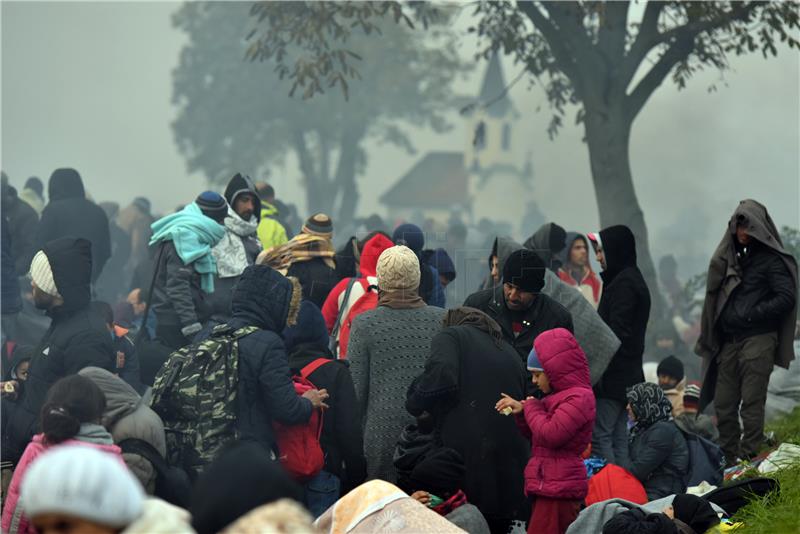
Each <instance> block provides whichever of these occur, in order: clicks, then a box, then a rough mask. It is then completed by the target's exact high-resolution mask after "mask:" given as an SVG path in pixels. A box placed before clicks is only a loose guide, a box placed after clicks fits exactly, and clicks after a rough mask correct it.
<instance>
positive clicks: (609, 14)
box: [597, 0, 630, 62]
mask: <svg viewBox="0 0 800 534" xmlns="http://www.w3.org/2000/svg"><path fill="white" fill-rule="evenodd" d="M629 7H630V2H629V1H627V0H626V1H624V2H607V3H605V4H603V8H604V10H605V11H604V14H603V20H602V21H601V23H600V28H599V30H598V36H597V43H598V46H599V48H600V50H601V51H602V53H603V54H605V56H606V57H607V59H608V60H610V61H614V62H616V61H618V60H619V58H620V57H622V56H623V55H624V53H625V36H626V35H627V33H628V8H629Z"/></svg>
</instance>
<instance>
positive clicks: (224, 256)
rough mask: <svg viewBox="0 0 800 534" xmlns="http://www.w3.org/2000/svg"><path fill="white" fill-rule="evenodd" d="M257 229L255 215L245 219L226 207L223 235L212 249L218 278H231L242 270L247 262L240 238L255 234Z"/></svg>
mask: <svg viewBox="0 0 800 534" xmlns="http://www.w3.org/2000/svg"><path fill="white" fill-rule="evenodd" d="M257 230H258V219H257V218H256V216H255V215H253V216H252V217H250V220H249V221H245V220H244V219H242V218H241V217H239V215H238V214H237V213H236V212H235V211H233V210H232V209H231V208H228V216H227V217H225V236H224V237H223V238H222V240H220V242H219V243H217V245H216V246H215V247H214V249H213V250H212V253H213V254H214V259H215V260H216V262H217V274H218V275H219V277H220V278H233V277H235V276H239V275H241V274H242V273H243V272H244V270H245V269H246V268H247V266H248V265H249V262H248V259H247V251H246V250H245V248H244V242H243V241H242V240H243V239H244V238H247V237H250V236H252V235H255V233H256V231H257Z"/></svg>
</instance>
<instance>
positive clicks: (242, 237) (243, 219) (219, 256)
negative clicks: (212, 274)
mask: <svg viewBox="0 0 800 534" xmlns="http://www.w3.org/2000/svg"><path fill="white" fill-rule="evenodd" d="M225 200H226V201H227V202H228V216H227V217H225V221H224V222H223V226H225V237H223V238H222V240H221V241H220V242H219V243H217V245H216V246H215V247H214V248H213V249H212V254H213V255H214V259H215V260H216V262H217V277H216V280H215V282H214V293H213V295H212V296H211V298H210V304H211V308H212V318H213V319H214V320H215V321H217V322H225V321H226V320H227V319H228V317H230V314H231V311H230V308H231V294H232V292H233V286H235V285H236V282H237V281H238V280H239V277H240V276H241V274H242V273H243V272H244V270H245V268H247V266H248V265H253V263H255V261H256V257H257V256H258V254H259V252H261V242H260V241H259V240H258V236H257V235H256V232H257V230H258V224H259V218H260V213H261V212H260V209H259V207H260V205H261V201H260V199H259V198H258V193H257V192H256V187H255V184H253V181H252V180H251V179H250V177H249V176H245V175H242V174H240V173H236V175H234V177H233V178H231V180H230V182H228V186H227V187H226V188H225Z"/></svg>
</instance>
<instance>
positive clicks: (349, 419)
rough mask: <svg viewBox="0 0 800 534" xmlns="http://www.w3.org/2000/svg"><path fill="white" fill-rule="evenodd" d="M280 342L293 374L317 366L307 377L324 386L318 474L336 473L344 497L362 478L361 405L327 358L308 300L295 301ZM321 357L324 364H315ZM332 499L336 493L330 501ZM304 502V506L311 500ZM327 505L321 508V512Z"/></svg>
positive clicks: (342, 367) (342, 368)
mask: <svg viewBox="0 0 800 534" xmlns="http://www.w3.org/2000/svg"><path fill="white" fill-rule="evenodd" d="M283 340H284V343H285V344H286V350H287V352H288V353H289V367H290V368H291V369H292V372H293V373H294V374H296V375H300V374H301V372H302V370H303V369H304V368H306V366H308V365H312V364H313V365H314V366H316V365H319V367H316V370H313V371H310V372H309V374H308V376H307V378H308V380H309V381H310V382H311V383H312V384H314V385H315V386H316V387H317V388H321V389H325V390H326V391H327V392H328V393H329V394H330V398H329V399H328V401H327V404H328V405H329V408H328V409H327V410H325V417H324V421H323V423H324V424H323V425H322V436H321V437H320V440H319V442H320V445H321V446H322V452H323V453H325V468H324V470H323V471H324V473H323V474H322V476H323V478H330V477H331V476H332V477H336V478H337V479H338V480H339V481H340V484H341V486H340V487H341V492H340V494H341V495H344V494H345V493H347V492H348V491H350V490H351V489H353V488H355V487H356V486H359V485H361V484H362V483H363V482H364V481H365V480H366V478H367V460H366V459H365V458H364V439H363V437H362V430H361V423H362V418H361V406H360V405H359V403H358V399H357V398H356V388H355V386H354V385H353V378H352V377H351V376H350V370H349V369H348V367H347V363H346V362H345V361H344V360H334V359H333V354H331V352H330V350H329V349H328V329H327V328H326V327H325V318H324V317H323V316H322V312H321V311H320V310H319V308H317V306H316V305H315V304H314V303H313V302H311V301H310V300H304V301H303V302H302V303H301V305H300V313H299V315H298V316H297V324H295V325H293V326H289V327H287V328H286V329H285V330H284V331H283ZM321 360H322V361H325V363H324V364H320V361H321ZM312 368H313V367H312ZM337 498H338V495H337V496H336V498H334V499H333V500H334V501H335V500H336V499H337ZM306 504H307V505H308V506H309V507H310V505H311V504H312V503H306ZM328 504H329V505H330V504H332V503H328ZM327 508H328V506H325V508H324V509H323V512H324V510H326V509H327ZM313 511H314V510H312V512H313Z"/></svg>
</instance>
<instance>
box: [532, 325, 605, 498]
mask: <svg viewBox="0 0 800 534" xmlns="http://www.w3.org/2000/svg"><path fill="white" fill-rule="evenodd" d="M533 347H534V350H536V354H537V355H538V356H539V361H540V362H541V363H542V367H543V369H544V372H545V374H546V375H547V378H548V380H549V381H550V387H551V388H552V392H551V393H550V394H549V395H547V396H545V397H544V399H542V400H538V399H529V400H527V401H526V402H525V404H524V410H523V413H522V414H520V415H518V416H517V423H518V424H519V425H520V428H521V429H522V430H523V431H524V432H525V433H526V434H528V435H530V436H531V441H532V454H531V459H530V460H529V461H528V465H527V466H526V467H525V493H526V494H527V495H529V496H531V495H538V496H542V497H549V498H558V499H573V500H579V499H583V498H585V497H586V493H587V491H588V489H589V485H588V479H587V477H586V467H585V466H584V465H583V460H582V459H581V454H582V453H583V451H584V450H585V449H586V447H587V446H588V445H589V443H590V442H591V440H592V428H593V427H594V420H595V399H594V394H593V393H592V383H591V381H590V379H589V364H588V363H587V361H586V355H585V354H584V353H583V350H581V348H580V346H579V345H578V342H577V341H576V340H575V337H574V336H573V335H572V334H571V333H570V332H569V331H568V330H566V329H564V328H557V329H554V330H549V331H547V332H544V333H543V334H541V335H539V337H537V338H536V341H535V342H534V344H533Z"/></svg>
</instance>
